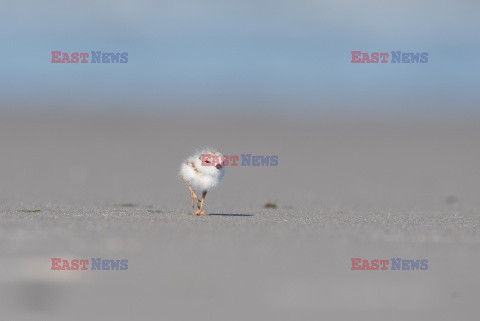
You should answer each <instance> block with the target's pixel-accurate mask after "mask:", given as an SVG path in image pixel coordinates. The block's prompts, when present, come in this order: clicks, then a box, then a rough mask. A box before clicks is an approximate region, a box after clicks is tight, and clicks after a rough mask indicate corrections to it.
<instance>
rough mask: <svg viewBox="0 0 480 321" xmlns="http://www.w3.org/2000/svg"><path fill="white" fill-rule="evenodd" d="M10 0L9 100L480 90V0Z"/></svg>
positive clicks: (331, 102)
mask: <svg viewBox="0 0 480 321" xmlns="http://www.w3.org/2000/svg"><path fill="white" fill-rule="evenodd" d="M1 7H2V10H1V12H0V36H1V39H2V41H1V44H0V46H1V49H2V50H1V52H2V60H1V61H2V62H1V63H0V94H1V98H0V104H1V108H2V109H12V108H14V109H15V108H27V107H25V106H28V108H29V109H39V110H41V109H42V108H45V106H48V105H50V106H60V107H58V108H62V109H65V110H70V109H78V108H83V109H89V108H90V109H102V108H106V109H109V110H110V109H116V108H118V109H122V110H125V109H127V110H129V109H131V110H138V111H141V110H150V111H151V110H159V111H165V110H168V109H171V110H173V111H175V110H182V108H189V107H188V106H192V105H195V104H205V105H208V104H209V103H210V102H216V103H219V104H225V105H228V104H230V103H231V104H232V105H245V106H249V105H250V104H251V105H252V106H257V107H255V108H258V106H259V105H261V106H265V107H264V108H275V107H272V106H275V105H276V104H280V103H281V104H284V105H289V104H295V105H296V108H300V109H301V108H304V109H328V108H337V107H332V106H349V108H353V107H352V106H357V107H356V108H360V109H361V108H368V106H370V107H371V106H375V107H374V108H381V109H389V108H391V109H398V108H407V107H406V106H413V107H412V108H420V107H421V106H427V107H429V108H432V106H436V105H443V106H444V107H445V106H447V108H448V106H449V105H451V106H452V108H453V106H456V107H455V108H467V109H468V108H470V109H471V108H473V109H475V108H477V106H478V103H479V102H480V94H479V90H478V85H479V84H480V58H479V56H480V55H479V53H480V40H479V36H478V34H480V22H478V13H479V12H480V5H479V3H478V2H477V1H434V0H426V1H410V0H406V1H401V2H399V1H392V2H386V1H373V0H367V1H353V0H348V1H313V0H296V1H293V0H292V1H290V0H289V1H285V0H283V1H261V0H257V1H216V0H215V1H214V0H204V1H193V0H188V1H170V0H168V1H159V2H157V1H145V0H143V1H141V0H140V1H127V0H124V1H121V0H120V1H91V0H86V1H72V2H66V1H33V0H26V1H25V0H24V1H22V0H20V1H8V2H6V3H3V4H2V5H1ZM51 50H61V51H66V52H74V51H78V52H90V51H91V50H102V51H105V52H128V54H129V62H128V63H127V64H103V65H101V64H100V65H94V64H71V65H68V64H51V63H50V60H51V56H50V51H51ZM352 50H361V51H367V52H373V51H387V52H390V51H392V50H401V51H405V52H428V53H429V62H428V63H427V64H399V65H394V64H385V65H383V64H378V65H373V64H351V63H350V59H351V56H350V51H352ZM20 106H23V107H20ZM182 106H183V107H182ZM267 106H269V107H267ZM247 108H248V107H247Z"/></svg>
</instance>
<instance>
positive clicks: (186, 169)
mask: <svg viewBox="0 0 480 321" xmlns="http://www.w3.org/2000/svg"><path fill="white" fill-rule="evenodd" d="M202 154H208V155H211V156H212V157H210V163H209V164H210V165H212V166H206V164H205V165H202V158H201V155H202ZM213 156H216V157H218V160H219V161H220V162H221V160H222V156H223V155H222V154H221V153H219V152H216V151H212V150H204V151H202V152H199V153H196V154H195V155H193V156H191V157H189V158H187V159H186V160H185V161H184V162H183V163H182V166H181V167H180V176H182V178H183V179H184V180H185V181H187V182H188V184H190V186H191V187H192V188H193V189H194V190H196V191H208V190H211V189H213V188H215V187H217V186H218V185H219V184H220V182H221V181H222V179H223V176H224V175H225V168H224V167H223V166H222V167H220V168H218V167H215V166H213V163H212V161H213Z"/></svg>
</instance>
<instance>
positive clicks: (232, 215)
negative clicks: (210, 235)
mask: <svg viewBox="0 0 480 321" xmlns="http://www.w3.org/2000/svg"><path fill="white" fill-rule="evenodd" d="M210 215H211V216H215V215H216V216H231V217H234V216H253V215H252V214H210Z"/></svg>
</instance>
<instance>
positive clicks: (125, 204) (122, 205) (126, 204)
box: [114, 203, 137, 207]
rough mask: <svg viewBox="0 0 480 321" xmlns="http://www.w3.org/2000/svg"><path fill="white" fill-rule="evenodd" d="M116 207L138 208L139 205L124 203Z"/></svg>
mask: <svg viewBox="0 0 480 321" xmlns="http://www.w3.org/2000/svg"><path fill="white" fill-rule="evenodd" d="M114 206H118V207H137V204H133V203H123V204H115V205H114Z"/></svg>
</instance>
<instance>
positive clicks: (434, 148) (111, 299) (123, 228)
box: [0, 113, 480, 321]
mask: <svg viewBox="0 0 480 321" xmlns="http://www.w3.org/2000/svg"><path fill="white" fill-rule="evenodd" d="M198 120H199V119H196V120H192V119H188V120H181V119H179V118H176V117H174V116H164V117H163V116H160V115H156V116H152V117H146V116H145V117H144V116H131V115H130V116H128V115H123V116H122V115H119V114H117V115H115V116H106V115H100V114H99V115H93V114H92V115H88V114H79V115H73V114H72V115H53V114H52V115H47V114H42V115H40V114H39V115H20V114H14V113H10V114H7V113H5V114H3V115H2V117H0V147H1V158H0V266H1V271H2V273H1V274H0V302H1V303H0V307H1V310H2V315H5V316H6V317H5V320H7V319H8V320H35V321H37V320H61V319H63V320H65V319H69V320H80V319H85V318H87V319H93V320H98V319H104V320H131V319H135V320H193V319H195V320H345V319H347V318H355V319H356V320H367V319H368V320H406V319H410V320H419V319H427V320H474V319H476V316H477V315H478V312H479V308H478V304H477V303H476V302H477V301H478V297H479V294H480V293H479V290H478V288H479V287H480V278H479V277H478V265H479V264H480V257H479V256H478V250H479V243H480V234H479V230H480V226H479V223H480V212H479V209H480V197H479V191H480V169H479V168H480V167H479V166H478V160H479V159H480V149H479V148H478V142H479V141H480V126H478V123H476V122H475V121H468V120H465V121H457V120H456V121H445V120H437V121H419V120H416V121H412V120H407V119H404V120H398V121H393V120H381V121H378V120H377V121H376V120H361V121H348V120H340V119H334V118H329V119H315V118H311V119H305V120H302V119H298V120H289V121H285V120H284V119H281V118H278V119H277V118H266V117H261V116H260V117H257V118H255V117H253V116H252V117H250V118H243V119H233V118H224V119H216V120H215V119H214V120H207V119H200V120H201V122H199V121H198ZM205 145H210V146H214V147H216V148H217V149H219V150H220V151H222V152H223V153H224V154H228V155H241V154H242V153H250V154H252V155H278V160H279V162H278V166H268V167H266V166H258V167H254V166H238V167H230V168H227V173H226V176H225V179H224V182H223V183H222V185H221V187H220V188H219V189H217V190H213V191H211V192H209V194H208V195H207V199H206V211H207V212H208V213H210V214H212V215H211V216H209V217H192V216H189V215H187V213H189V212H190V211H191V208H189V201H190V200H189V193H188V190H187V188H186V187H185V186H184V184H183V182H182V181H181V179H180V177H179V176H178V170H179V166H180V162H181V161H182V160H183V159H184V158H185V157H187V156H188V155H189V154H191V153H192V152H193V151H194V150H195V149H198V148H200V147H202V146H205ZM268 202H271V203H275V204H276V208H265V204H266V203H268ZM54 257H61V258H65V259H69V260H72V259H90V258H103V259H113V260H117V259H128V269H127V270H123V271H120V270H119V271H91V270H88V271H54V270H51V258H54ZM351 258H364V259H369V260H372V259H391V258H402V259H405V260H410V259H411V260H416V259H428V269H427V270H413V271H404V270H402V271H392V270H387V271H381V270H373V271H372V270H371V271H352V270H351V267H352V263H351Z"/></svg>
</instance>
